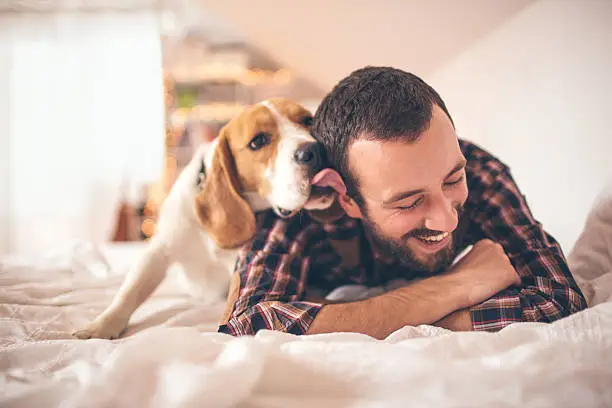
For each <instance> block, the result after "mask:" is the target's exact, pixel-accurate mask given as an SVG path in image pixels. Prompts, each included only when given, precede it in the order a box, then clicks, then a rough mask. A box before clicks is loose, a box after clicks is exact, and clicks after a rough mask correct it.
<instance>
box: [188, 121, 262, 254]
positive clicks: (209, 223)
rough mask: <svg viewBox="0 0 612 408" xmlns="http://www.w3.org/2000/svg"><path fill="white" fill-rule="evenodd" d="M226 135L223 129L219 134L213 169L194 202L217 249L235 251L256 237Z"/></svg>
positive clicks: (198, 216) (253, 220)
mask: <svg viewBox="0 0 612 408" xmlns="http://www.w3.org/2000/svg"><path fill="white" fill-rule="evenodd" d="M227 132H228V131H227V130H226V129H223V130H222V131H221V133H220V134H219V139H218V140H219V141H218V143H217V146H216V148H215V151H214V152H213V158H212V165H211V168H210V169H207V174H206V180H205V182H204V186H203V188H202V191H201V192H200V194H199V195H198V197H197V198H196V200H195V213H196V216H197V218H198V221H199V222H200V223H201V224H202V226H203V227H204V229H205V230H206V232H208V233H209V234H210V236H211V237H212V239H213V241H214V242H215V244H216V245H217V246H218V247H220V248H223V249H234V248H237V247H239V246H240V245H242V244H244V243H246V242H248V241H249V240H250V239H251V238H253V236H254V235H255V215H254V214H253V211H252V210H251V208H250V207H249V205H248V203H247V202H246V201H245V200H244V199H243V198H242V196H241V195H240V190H241V188H240V182H239V180H238V177H237V174H236V166H235V163H234V158H233V156H232V154H231V151H230V148H229V142H228V139H227Z"/></svg>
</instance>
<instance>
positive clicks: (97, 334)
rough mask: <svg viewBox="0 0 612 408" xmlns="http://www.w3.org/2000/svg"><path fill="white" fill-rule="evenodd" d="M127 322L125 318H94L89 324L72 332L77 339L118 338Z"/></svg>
mask: <svg viewBox="0 0 612 408" xmlns="http://www.w3.org/2000/svg"><path fill="white" fill-rule="evenodd" d="M126 326H127V322H124V321H123V320H120V319H116V320H110V319H105V320H94V321H93V322H91V323H90V324H89V325H87V326H86V327H85V328H83V329H81V330H77V331H75V332H74V333H72V336H73V337H76V338H77V339H82V340H86V339H109V340H112V339H116V338H118V337H119V336H120V335H121V333H122V332H123V330H125V328H126Z"/></svg>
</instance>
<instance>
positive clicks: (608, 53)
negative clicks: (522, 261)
mask: <svg viewBox="0 0 612 408" xmlns="http://www.w3.org/2000/svg"><path fill="white" fill-rule="evenodd" d="M611 23H612V2H610V1H598V0H585V1H558V0H551V1H539V2H536V3H534V4H532V5H530V6H529V7H527V8H525V9H523V10H522V11H521V12H520V13H518V14H517V15H515V16H514V17H513V18H511V19H510V20H508V21H506V22H505V23H504V24H503V25H502V26H500V27H498V29H497V30H495V31H493V32H491V33H489V34H488V35H487V36H486V37H484V38H482V39H481V40H480V41H478V42H477V43H475V44H474V45H473V46H471V47H469V48H468V49H466V50H464V51H463V52H462V53H461V54H460V55H459V56H457V57H456V58H455V59H453V60H452V61H451V62H449V63H448V64H446V65H445V66H444V67H442V68H441V69H438V70H437V71H435V72H431V73H427V74H426V75H424V76H425V77H426V80H427V81H428V82H429V83H430V84H431V85H432V86H434V87H435V88H436V89H437V90H438V91H439V92H440V94H441V95H442V96H443V98H444V99H445V102H446V103H447V104H448V107H449V109H450V111H451V113H452V115H453V118H454V120H455V122H456V124H457V127H458V132H459V134H460V136H463V137H465V138H468V139H471V140H473V141H475V142H477V143H479V144H481V145H482V146H484V147H486V148H488V149H489V150H491V151H492V152H493V153H495V154H496V155H497V156H498V157H500V158H501V159H503V160H504V161H506V162H507V163H508V164H509V165H510V166H511V168H512V170H513V174H514V177H515V179H516V180H517V182H518V183H519V186H520V187H521V189H522V190H523V193H524V194H525V195H526V196H527V200H528V203H529V204H530V206H531V208H532V210H533V212H534V214H535V216H536V218H537V219H539V220H540V221H541V222H542V223H543V225H544V227H545V228H547V229H548V230H549V231H550V232H551V233H552V235H553V236H555V237H556V238H557V239H558V240H559V241H560V242H561V244H562V245H563V247H564V249H565V250H566V251H568V250H569V249H571V247H572V245H573V243H574V241H575V239H576V238H577V235H578V234H579V233H580V231H581V228H582V226H583V223H584V220H585V217H586V215H587V213H588V211H589V209H590V207H591V205H592V202H593V200H594V198H595V195H596V194H597V193H598V192H599V191H600V190H601V189H602V188H603V185H604V182H605V180H606V179H607V178H610V177H612V137H611V136H610V122H609V120H610V118H612V102H611V101H610V95H612V75H611V74H610V73H612V24H611Z"/></svg>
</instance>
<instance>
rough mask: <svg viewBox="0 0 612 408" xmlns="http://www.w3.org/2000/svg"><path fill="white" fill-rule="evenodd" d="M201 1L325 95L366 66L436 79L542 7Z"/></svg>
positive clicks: (425, 1)
mask: <svg viewBox="0 0 612 408" xmlns="http://www.w3.org/2000/svg"><path fill="white" fill-rule="evenodd" d="M194 1H196V2H198V3H200V4H201V5H202V7H205V8H206V10H208V11H210V12H211V13H214V14H215V15H216V16H218V18H220V19H223V21H224V22H225V21H226V22H227V23H228V24H232V25H233V26H234V27H235V28H236V29H237V31H239V32H241V33H243V34H244V36H245V37H246V38H247V39H248V41H249V42H250V43H252V44H254V45H255V46H256V47H258V48H260V49H261V50H263V51H265V52H266V53H267V54H268V55H270V57H272V58H273V59H274V60H275V61H279V62H280V63H282V64H283V65H285V66H287V67H288V68H291V69H292V70H294V71H295V72H297V73H299V74H300V76H303V77H304V78H306V79H308V80H309V81H310V82H312V83H313V84H315V85H317V86H319V87H320V88H321V89H324V90H325V89H329V88H331V87H332V86H333V85H334V84H335V83H336V82H338V81H339V80H340V79H342V78H343V77H344V76H345V75H347V74H348V73H349V72H350V71H353V70H355V69H357V68H360V67H362V66H364V65H392V66H397V67H400V68H404V69H408V70H412V71H415V72H421V73H424V72H429V71H430V70H432V69H435V68H436V67H438V66H440V65H441V64H444V63H446V62H447V61H449V60H450V59H452V57H453V56H455V55H456V54H458V53H459V52H461V50H462V49H464V47H466V46H468V45H469V44H471V43H472V42H474V41H476V40H477V39H478V38H480V37H481V36H483V35H486V34H487V33H488V32H490V31H491V30H493V29H495V27H497V26H498V25H499V24H502V23H503V22H504V21H505V20H506V19H508V18H510V17H511V16H513V15H514V14H516V13H517V12H520V10H521V9H523V8H524V7H526V6H528V5H529V4H531V3H532V2H533V1H535V0H377V1H367V0H333V1H329V0H309V1H303V0H302V1H286V0H257V1H253V0H224V1H219V0H194ZM237 10H239V12H237Z"/></svg>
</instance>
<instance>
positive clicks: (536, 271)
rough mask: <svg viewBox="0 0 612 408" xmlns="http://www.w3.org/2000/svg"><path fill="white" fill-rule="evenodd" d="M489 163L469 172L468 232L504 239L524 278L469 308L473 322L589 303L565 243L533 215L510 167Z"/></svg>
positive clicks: (549, 316)
mask: <svg viewBox="0 0 612 408" xmlns="http://www.w3.org/2000/svg"><path fill="white" fill-rule="evenodd" d="M476 154H486V153H484V152H482V151H480V152H476ZM485 163H486V164H485V165H483V168H480V169H472V172H471V173H472V176H471V177H470V178H468V186H469V187H470V198H469V199H468V203H467V204H466V211H465V213H464V216H465V217H468V218H469V220H470V224H471V226H472V227H471V229H470V231H469V233H470V234H471V235H472V236H473V237H474V238H476V239H484V238H487V239H491V240H493V241H495V242H497V243H499V244H500V245H501V246H502V247H503V249H504V251H505V253H506V254H507V255H508V258H509V259H510V262H512V265H513V267H514V269H515V270H516V272H517V273H518V274H519V276H520V277H521V284H520V285H519V286H517V287H511V288H508V289H505V290H503V291H501V292H500V293H498V294H497V295H495V296H493V297H492V298H491V299H488V300H486V301H485V302H482V303H480V304H477V305H475V306H473V307H471V308H469V312H470V318H471V320H472V323H473V328H474V329H475V330H499V329H501V328H503V327H505V326H507V325H508V324H511V323H514V322H521V321H531V322H552V321H554V320H557V319H559V318H561V317H564V316H567V315H569V314H571V313H575V312H577V311H580V310H582V309H584V308H586V301H585V299H584V296H583V294H582V292H581V291H580V288H579V287H578V285H577V284H576V281H575V280H574V278H573V276H572V274H571V272H570V270H569V268H568V266H567V262H566V260H565V257H564V255H563V252H562V250H561V247H560V245H559V244H558V243H557V242H556V241H555V239H554V238H553V237H551V236H550V235H549V234H547V233H546V232H545V231H544V229H543V228H542V225H541V224H540V223H539V222H537V221H536V220H535V219H534V217H533V215H532V214H531V211H530V210H529V207H528V205H527V203H526V201H525V198H524V196H523V195H522V194H521V192H520V190H519V188H518V187H517V185H516V183H515V181H514V180H513V178H512V176H511V175H510V171H509V169H508V168H507V167H506V166H504V165H503V164H501V163H500V162H498V161H496V160H490V161H489V162H485ZM443 323H444V322H443Z"/></svg>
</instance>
